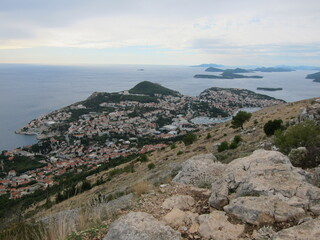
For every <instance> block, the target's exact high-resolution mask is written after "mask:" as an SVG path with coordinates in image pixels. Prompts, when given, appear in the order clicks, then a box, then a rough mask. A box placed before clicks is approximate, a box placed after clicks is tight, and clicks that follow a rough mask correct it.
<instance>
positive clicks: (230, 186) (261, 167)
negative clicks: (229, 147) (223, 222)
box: [209, 150, 320, 224]
mask: <svg viewBox="0 0 320 240" xmlns="http://www.w3.org/2000/svg"><path fill="white" fill-rule="evenodd" d="M307 178H309V177H308V174H306V172H305V171H303V170H301V169H300V168H295V167H293V166H292V164H291V162H290V160H289V158H288V157H287V156H285V155H283V154H282V153H280V152H276V151H266V150H257V151H255V152H254V153H253V154H252V155H250V156H248V157H244V158H239V159H236V160H234V161H232V162H231V163H229V164H228V165H227V166H226V168H225V170H224V172H223V173H222V175H221V177H220V179H216V180H215V181H214V182H213V183H212V194H211V196H210V199H209V204H210V205H211V206H212V207H214V208H216V209H225V211H227V212H229V213H233V214H235V215H237V216H238V217H239V218H241V219H242V220H243V221H245V222H248V223H253V224H260V223H261V222H264V221H267V222H268V221H279V222H281V221H288V220H289V219H292V218H298V217H300V216H302V215H303V214H302V210H303V211H305V212H306V211H311V212H313V213H314V214H320V189H319V188H317V187H316V186H313V185H312V184H310V183H309V182H308V180H309V179H307ZM309 181H310V180H309ZM248 196H249V197H250V198H244V197H248ZM254 197H255V198H254ZM259 202H260V203H259ZM262 203H263V204H262ZM264 204H265V205H264ZM272 204H276V205H279V206H280V205H281V206H283V208H285V209H287V210H288V211H289V212H288V213H287V214H286V213H284V212H281V211H280V208H275V207H272ZM225 206H226V207H225ZM224 207H225V208H224ZM244 209H251V210H250V212H251V213H250V214H251V216H242V217H241V215H242V214H245V212H243V213H241V211H245V210H244ZM276 210H277V211H276ZM253 213H255V214H253ZM273 214H276V215H273ZM254 216H256V217H254ZM259 216H260V217H261V216H263V220H260V217H259ZM267 216H274V217H273V219H274V220H269V217H267Z"/></svg>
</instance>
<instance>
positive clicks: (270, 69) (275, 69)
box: [254, 67, 295, 72]
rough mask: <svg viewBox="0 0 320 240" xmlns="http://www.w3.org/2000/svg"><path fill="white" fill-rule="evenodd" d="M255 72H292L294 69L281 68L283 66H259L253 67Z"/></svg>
mask: <svg viewBox="0 0 320 240" xmlns="http://www.w3.org/2000/svg"><path fill="white" fill-rule="evenodd" d="M254 71H257V72H293V71H295V70H294V69H292V68H283V67H260V68H256V69H254Z"/></svg>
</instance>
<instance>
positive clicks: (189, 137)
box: [182, 133, 197, 146]
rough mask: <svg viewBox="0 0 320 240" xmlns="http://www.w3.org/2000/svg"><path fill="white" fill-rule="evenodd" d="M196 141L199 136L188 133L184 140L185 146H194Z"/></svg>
mask: <svg viewBox="0 0 320 240" xmlns="http://www.w3.org/2000/svg"><path fill="white" fill-rule="evenodd" d="M196 140H197V135H195V134H194V133H188V134H187V135H185V136H184V137H183V139H182V141H183V143H184V145H186V146H187V145H190V144H192V143H193V142H194V141H196Z"/></svg>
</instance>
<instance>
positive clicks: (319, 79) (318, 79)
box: [306, 72, 320, 82]
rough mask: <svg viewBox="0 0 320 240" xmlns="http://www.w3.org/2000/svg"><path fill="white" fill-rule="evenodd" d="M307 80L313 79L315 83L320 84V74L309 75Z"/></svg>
mask: <svg viewBox="0 0 320 240" xmlns="http://www.w3.org/2000/svg"><path fill="white" fill-rule="evenodd" d="M306 79H313V81H314V82H320V72H317V73H312V74H308V75H307V77H306Z"/></svg>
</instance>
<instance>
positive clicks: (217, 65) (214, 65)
mask: <svg viewBox="0 0 320 240" xmlns="http://www.w3.org/2000/svg"><path fill="white" fill-rule="evenodd" d="M191 67H217V68H219V67H223V65H221V64H214V63H207V64H200V65H194V66H191Z"/></svg>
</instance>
